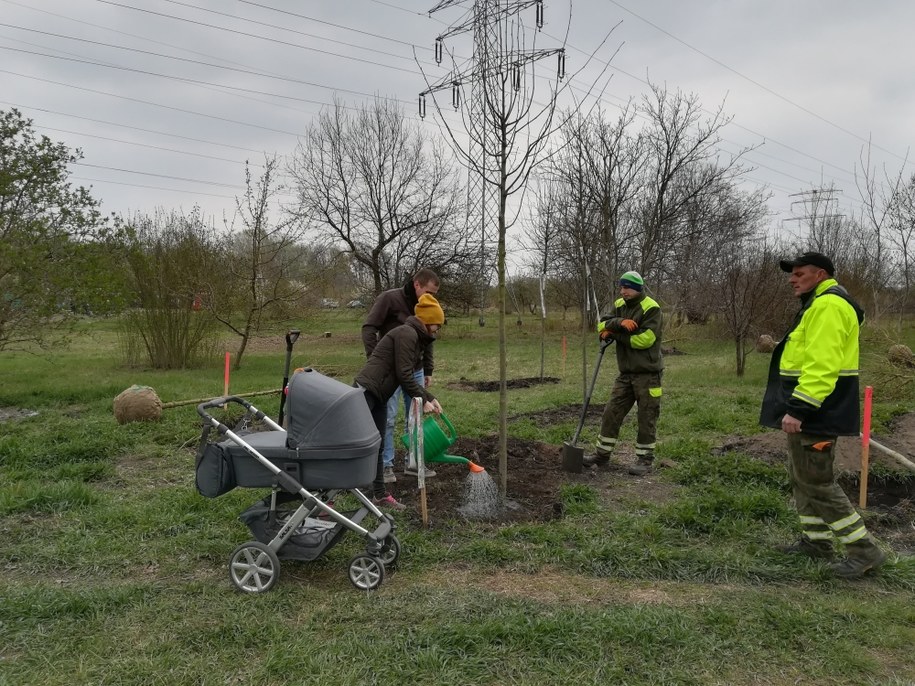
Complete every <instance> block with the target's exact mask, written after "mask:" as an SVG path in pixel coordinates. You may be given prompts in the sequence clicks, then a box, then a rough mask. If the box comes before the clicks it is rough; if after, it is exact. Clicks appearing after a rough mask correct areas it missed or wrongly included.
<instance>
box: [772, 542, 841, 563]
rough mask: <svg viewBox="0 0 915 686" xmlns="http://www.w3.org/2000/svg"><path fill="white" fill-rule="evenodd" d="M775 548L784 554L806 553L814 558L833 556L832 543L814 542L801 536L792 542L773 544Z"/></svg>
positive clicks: (829, 557)
mask: <svg viewBox="0 0 915 686" xmlns="http://www.w3.org/2000/svg"><path fill="white" fill-rule="evenodd" d="M775 549H776V550H777V551H778V552H780V553H784V554H785V555H806V556H807V557H812V558H814V559H821V560H831V559H832V558H833V557H835V551H833V549H832V543H829V542H828V541H823V542H822V543H814V542H813V541H811V540H810V539H809V538H807V537H805V536H801V538H799V539H797V540H796V541H795V542H794V543H785V544H782V545H777V546H775Z"/></svg>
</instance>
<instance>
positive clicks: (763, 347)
mask: <svg viewBox="0 0 915 686" xmlns="http://www.w3.org/2000/svg"><path fill="white" fill-rule="evenodd" d="M775 346H776V342H775V339H774V338H772V336H769V335H768V334H763V335H762V336H760V337H759V338H757V339H756V352H758V353H771V352H772V351H773V350H775Z"/></svg>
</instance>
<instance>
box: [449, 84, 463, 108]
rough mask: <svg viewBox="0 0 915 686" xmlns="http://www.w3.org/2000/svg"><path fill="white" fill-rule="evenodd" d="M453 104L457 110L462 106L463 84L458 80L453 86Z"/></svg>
mask: <svg viewBox="0 0 915 686" xmlns="http://www.w3.org/2000/svg"><path fill="white" fill-rule="evenodd" d="M451 104H452V105H453V106H454V109H456V110H457V109H460V108H461V84H460V82H458V81H455V82H454V83H453V84H452V86H451Z"/></svg>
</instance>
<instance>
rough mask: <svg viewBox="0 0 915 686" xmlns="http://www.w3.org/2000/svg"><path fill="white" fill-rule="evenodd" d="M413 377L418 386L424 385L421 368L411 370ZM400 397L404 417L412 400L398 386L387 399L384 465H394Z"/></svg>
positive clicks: (408, 414)
mask: <svg viewBox="0 0 915 686" xmlns="http://www.w3.org/2000/svg"><path fill="white" fill-rule="evenodd" d="M413 379H414V380H415V381H416V383H418V384H419V385H420V386H423V387H425V383H426V375H425V373H424V372H423V370H422V369H417V370H416V371H414V372H413ZM401 397H402V398H403V407H404V419H406V418H407V417H409V416H410V403H411V402H413V398H408V397H406V396H405V395H404V393H403V388H402V387H400V386H398V387H397V390H396V391H394V395H392V396H391V397H390V399H389V400H388V407H387V413H388V421H387V425H386V426H385V432H384V447H383V448H382V460H383V461H384V466H385V467H393V466H394V440H395V439H394V427H395V425H396V424H397V414H398V412H399V406H400V399H401ZM398 440H399V437H398Z"/></svg>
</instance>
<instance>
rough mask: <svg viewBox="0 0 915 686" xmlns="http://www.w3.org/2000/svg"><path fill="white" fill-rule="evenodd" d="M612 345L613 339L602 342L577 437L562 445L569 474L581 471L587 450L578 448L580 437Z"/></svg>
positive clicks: (563, 460)
mask: <svg viewBox="0 0 915 686" xmlns="http://www.w3.org/2000/svg"><path fill="white" fill-rule="evenodd" d="M611 343H613V339H612V338H611V339H610V340H607V341H601V342H600V352H599V353H598V355H597V363H596V364H595V365H594V376H592V377H591V387H590V388H589V389H588V395H586V396H585V404H584V405H583V406H582V408H581V419H579V420H578V428H577V429H575V435H574V436H572V440H571V441H564V442H563V444H562V468H563V470H565V471H567V472H575V473H578V472H580V471H581V468H582V464H583V463H582V458H584V456H585V449H584V448H579V447H578V445H577V444H578V436H579V434H580V433H581V429H582V427H583V426H584V425H585V416H586V415H587V414H588V405H590V404H591V394H592V393H594V384H595V383H597V373H598V372H599V371H600V363H601V360H603V359H604V351H605V350H606V349H607V348H608V347H609V346H610V344H611Z"/></svg>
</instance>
